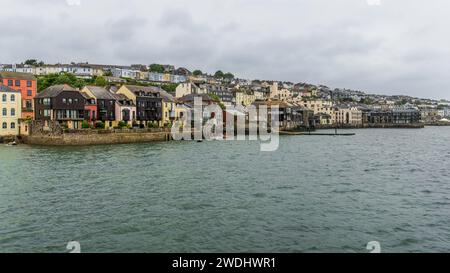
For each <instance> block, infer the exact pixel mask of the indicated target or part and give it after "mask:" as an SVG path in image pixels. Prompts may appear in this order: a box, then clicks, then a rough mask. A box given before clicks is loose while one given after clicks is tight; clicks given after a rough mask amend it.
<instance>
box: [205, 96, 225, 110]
mask: <svg viewBox="0 0 450 273" xmlns="http://www.w3.org/2000/svg"><path fill="white" fill-rule="evenodd" d="M208 96H209V97H210V98H211V99H212V100H213V101H214V102H215V103H217V104H218V105H219V106H220V108H222V110H225V105H224V104H223V103H222V101H221V100H220V97H219V96H217V95H216V94H208Z"/></svg>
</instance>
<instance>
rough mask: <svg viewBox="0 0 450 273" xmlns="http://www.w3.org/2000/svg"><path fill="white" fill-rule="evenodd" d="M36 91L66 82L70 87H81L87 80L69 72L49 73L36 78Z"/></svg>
mask: <svg viewBox="0 0 450 273" xmlns="http://www.w3.org/2000/svg"><path fill="white" fill-rule="evenodd" d="M37 82H38V92H41V91H42V90H44V89H46V88H48V87H50V86H52V85H56V84H68V85H70V86H72V87H76V88H83V87H84V86H86V85H87V82H86V81H85V80H83V79H79V78H77V77H75V75H73V74H70V73H63V74H49V75H45V76H41V77H39V78H38V81H37Z"/></svg>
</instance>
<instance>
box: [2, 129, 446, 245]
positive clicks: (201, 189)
mask: <svg viewBox="0 0 450 273" xmlns="http://www.w3.org/2000/svg"><path fill="white" fill-rule="evenodd" d="M353 132H356V134H357V135H356V136H353V137H329V136H323V137H322V136H289V137H282V138H281V141H280V149H279V150H278V151H277V152H273V153H263V152H260V144H259V143H258V142H222V141H214V142H203V143H197V142H169V143H150V144H132V145H116V146H95V147H78V148H61V147H59V148H57V147H31V146H26V145H21V146H17V147H6V146H4V145H2V146H0V252H15V251H18V252H65V251H66V248H65V247H66V244H67V242H69V241H79V242H80V244H81V248H82V252H323V251H327V252H329V251H332V252H367V250H366V249H365V247H366V244H367V243H368V242H369V241H379V242H380V243H381V245H382V250H383V251H384V252H435V251H447V252H448V251H450V179H449V169H450V163H449V158H450V128H449V127H445V128H444V127H440V128H426V129H423V130H384V129H377V130H371V129H367V130H357V131H353Z"/></svg>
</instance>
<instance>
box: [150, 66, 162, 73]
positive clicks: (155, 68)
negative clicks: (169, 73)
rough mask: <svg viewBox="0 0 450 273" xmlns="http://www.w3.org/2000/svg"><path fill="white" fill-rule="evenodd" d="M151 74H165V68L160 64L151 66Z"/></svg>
mask: <svg viewBox="0 0 450 273" xmlns="http://www.w3.org/2000/svg"><path fill="white" fill-rule="evenodd" d="M150 72H156V73H164V66H162V65H160V64H151V65H150Z"/></svg>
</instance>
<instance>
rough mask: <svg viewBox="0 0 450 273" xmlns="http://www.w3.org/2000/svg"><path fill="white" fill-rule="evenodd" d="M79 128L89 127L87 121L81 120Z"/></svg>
mask: <svg viewBox="0 0 450 273" xmlns="http://www.w3.org/2000/svg"><path fill="white" fill-rule="evenodd" d="M81 128H83V129H89V128H90V126H89V122H88V121H87V120H83V122H82V123H81Z"/></svg>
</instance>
